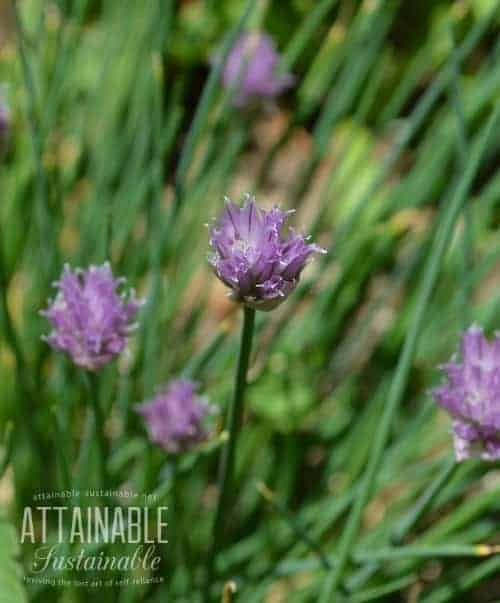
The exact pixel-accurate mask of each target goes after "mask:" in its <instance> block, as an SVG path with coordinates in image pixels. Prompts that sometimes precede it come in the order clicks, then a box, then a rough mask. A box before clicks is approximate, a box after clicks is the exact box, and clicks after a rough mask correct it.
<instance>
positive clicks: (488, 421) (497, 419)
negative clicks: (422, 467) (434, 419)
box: [432, 326, 500, 461]
mask: <svg viewBox="0 0 500 603" xmlns="http://www.w3.org/2000/svg"><path fill="white" fill-rule="evenodd" d="M460 355H461V361H458V359H457V358H455V357H454V358H452V360H451V362H449V363H447V364H445V365H444V366H442V367H441V368H442V370H443V372H444V374H445V376H446V378H447V380H446V383H444V384H443V385H441V386H440V387H437V388H435V389H434V390H433V392H432V393H433V395H434V397H435V399H436V402H437V403H438V404H439V405H440V406H442V407H443V408H445V409H446V410H447V411H448V412H449V413H450V415H451V417H452V418H453V435H454V444H455V455H456V457H457V460H458V461H462V460H464V459H468V458H471V457H477V458H482V459H485V460H495V459H500V334H497V335H496V336H495V338H494V339H493V341H488V339H487V338H486V337H485V336H484V334H483V331H482V329H481V328H479V327H478V326H472V327H470V329H468V330H467V331H466V332H465V333H464V335H463V338H462V344H461V354H460Z"/></svg>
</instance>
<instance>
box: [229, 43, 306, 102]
mask: <svg viewBox="0 0 500 603" xmlns="http://www.w3.org/2000/svg"><path fill="white" fill-rule="evenodd" d="M279 58H280V57H279V54H278V52H277V51H276V46H275V44H274V42H273V40H272V38H271V37H270V36H269V35H267V34H265V33H259V32H253V33H244V34H242V35H241V36H240V38H239V39H238V40H237V41H236V44H235V45H234V46H233V48H232V49H231V51H230V52H229V54H228V56H227V59H226V62H225V64H224V67H223V71H222V82H223V84H224V86H225V87H226V88H229V87H231V86H232V85H236V86H237V90H236V91H235V94H234V97H233V104H234V105H235V106H237V107H243V106H245V105H248V104H249V103H250V102H251V101H253V100H258V99H264V100H265V99H273V98H275V97H277V96H279V95H280V94H281V93H282V92H284V91H285V90H286V89H287V88H290V87H291V86H292V85H293V82H294V80H295V78H294V76H293V75H292V74H291V73H283V74H279V73H278V72H277V66H278V62H279Z"/></svg>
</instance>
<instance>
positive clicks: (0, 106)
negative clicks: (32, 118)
mask: <svg viewBox="0 0 500 603" xmlns="http://www.w3.org/2000/svg"><path fill="white" fill-rule="evenodd" d="M10 125H11V119H10V109H9V106H8V105H7V101H6V100H5V98H4V94H3V93H2V91H1V89H0V153H3V152H4V151H5V150H6V149H7V147H8V144H9V137H10Z"/></svg>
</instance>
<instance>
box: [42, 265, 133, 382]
mask: <svg viewBox="0 0 500 603" xmlns="http://www.w3.org/2000/svg"><path fill="white" fill-rule="evenodd" d="M125 281H126V279H124V278H114V277H113V274H112V272H111V267H110V265H109V263H108V262H106V263H105V264H103V265H102V266H91V267H90V268H89V269H87V270H81V269H78V268H77V269H76V270H71V269H70V267H69V266H68V265H66V266H65V267H64V271H63V274H62V276H61V278H60V280H59V281H57V282H56V283H54V286H55V287H57V289H58V293H57V296H56V298H55V299H54V300H53V301H52V300H51V301H50V302H49V307H48V308H47V310H44V311H42V315H43V316H45V317H46V318H47V319H48V320H49V322H50V323H51V325H52V327H53V331H52V332H51V333H50V335H48V337H44V339H45V340H46V341H47V343H49V344H50V345H51V346H52V347H53V348H54V349H56V350H61V351H63V352H66V353H67V354H69V356H70V357H71V359H72V360H73V362H74V363H75V364H76V365H78V366H81V367H83V368H85V369H88V370H90V371H96V370H98V369H100V368H102V367H103V366H104V365H106V364H108V363H109V362H111V361H112V360H113V358H114V357H115V356H117V355H118V354H120V353H121V352H122V351H123V350H124V349H125V348H126V346H127V341H128V336H129V334H130V332H131V330H132V329H133V327H134V326H135V325H134V322H133V321H134V319H135V316H136V314H137V310H138V309H139V307H140V306H141V305H142V303H143V302H142V301H141V300H138V299H136V297H135V294H134V291H133V290H129V291H128V292H127V293H123V294H121V295H120V294H119V293H118V289H119V287H120V286H121V285H123V284H124V283H125Z"/></svg>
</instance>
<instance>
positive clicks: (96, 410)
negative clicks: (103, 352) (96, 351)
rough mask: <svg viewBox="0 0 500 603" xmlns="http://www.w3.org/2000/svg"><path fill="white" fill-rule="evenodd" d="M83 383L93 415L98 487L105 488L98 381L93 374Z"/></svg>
mask: <svg viewBox="0 0 500 603" xmlns="http://www.w3.org/2000/svg"><path fill="white" fill-rule="evenodd" d="M85 382H86V384H87V388H88V392H89V402H90V404H91V407H92V411H93V414H94V430H95V439H96V442H97V451H98V460H97V466H98V480H99V483H98V487H99V488H101V487H103V486H107V485H109V484H108V480H107V475H106V473H107V472H106V462H107V459H108V452H107V450H108V446H107V442H106V435H105V433H104V415H103V412H102V409H101V405H100V403H99V381H98V379H97V376H96V375H94V374H89V375H85Z"/></svg>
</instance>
